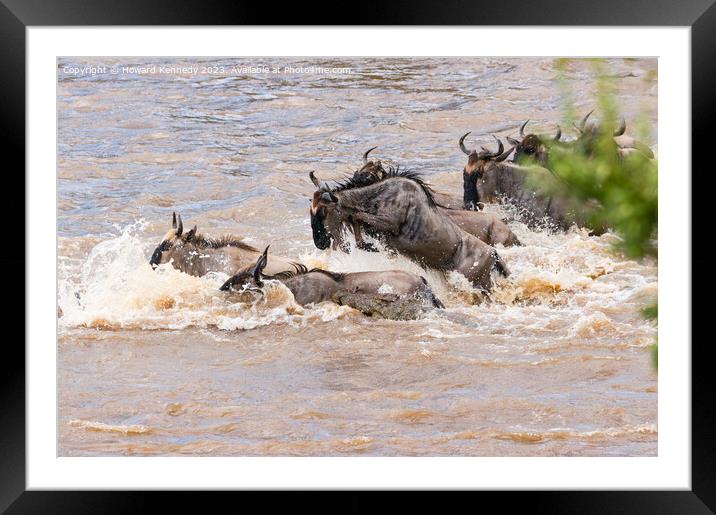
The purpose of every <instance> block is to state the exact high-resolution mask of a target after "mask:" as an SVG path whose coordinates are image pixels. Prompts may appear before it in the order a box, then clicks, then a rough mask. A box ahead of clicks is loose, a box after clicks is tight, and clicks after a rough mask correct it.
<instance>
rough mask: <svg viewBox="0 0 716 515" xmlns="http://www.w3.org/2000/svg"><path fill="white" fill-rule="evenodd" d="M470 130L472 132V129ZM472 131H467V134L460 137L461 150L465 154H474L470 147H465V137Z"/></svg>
mask: <svg viewBox="0 0 716 515" xmlns="http://www.w3.org/2000/svg"><path fill="white" fill-rule="evenodd" d="M470 132H472V131H470ZM470 132H466V133H465V134H463V136H462V138H460V142H459V145H460V150H462V152H463V154H467V155H468V156H469V155H470V154H472V152H470V151H469V150H468V149H466V148H465V143H464V141H465V138H466V137H467V135H468V134H470Z"/></svg>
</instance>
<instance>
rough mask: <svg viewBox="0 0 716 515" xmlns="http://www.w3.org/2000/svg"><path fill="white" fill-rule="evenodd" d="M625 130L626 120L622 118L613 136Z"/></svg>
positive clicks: (619, 134)
mask: <svg viewBox="0 0 716 515" xmlns="http://www.w3.org/2000/svg"><path fill="white" fill-rule="evenodd" d="M625 132H626V120H625V119H624V118H622V122H621V123H620V124H619V128H618V129H617V130H615V131H614V136H621V135H622V134H624V133H625Z"/></svg>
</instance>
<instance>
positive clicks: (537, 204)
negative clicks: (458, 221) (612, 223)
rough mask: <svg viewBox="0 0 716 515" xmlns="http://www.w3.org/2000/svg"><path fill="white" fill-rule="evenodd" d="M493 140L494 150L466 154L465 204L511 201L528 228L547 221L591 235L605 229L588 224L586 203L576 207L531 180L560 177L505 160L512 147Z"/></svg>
mask: <svg viewBox="0 0 716 515" xmlns="http://www.w3.org/2000/svg"><path fill="white" fill-rule="evenodd" d="M463 139H464V136H463V138H461V139H460V147H461V149H463V152H465V149H464V145H463V143H462V141H463ZM496 139H497V138H496ZM497 141H498V150H497V152H490V151H487V150H484V149H483V152H479V153H478V152H476V151H472V152H470V153H468V156H469V157H468V162H467V164H466V165H465V168H464V169H463V190H464V199H465V202H466V203H468V202H474V201H477V202H485V203H488V204H492V203H498V202H503V203H509V204H514V205H515V206H517V207H518V209H519V211H520V217H521V218H522V219H523V220H524V221H525V223H527V225H529V226H532V227H534V226H538V225H540V224H543V223H544V222H545V221H547V222H549V223H550V224H551V225H553V226H555V227H557V228H560V229H562V230H566V229H568V228H569V227H570V226H571V225H572V224H574V223H576V224H577V225H578V226H580V227H588V228H589V229H591V230H592V233H593V234H602V233H603V232H605V231H606V228H605V227H603V226H592V225H591V224H590V223H589V220H588V218H589V217H588V215H589V209H590V206H584V205H583V206H581V208H580V209H576V208H575V207H574V206H573V205H572V203H571V201H570V200H569V199H567V198H561V197H559V196H556V195H548V194H545V193H543V192H542V191H539V190H538V189H536V187H535V186H534V184H535V183H542V184H546V183H548V182H553V181H559V180H560V179H559V178H558V177H556V176H555V175H554V173H553V172H551V171H550V170H548V169H546V168H543V167H541V166H521V165H517V164H514V163H508V162H505V158H506V157H507V156H508V155H509V153H510V152H511V151H512V149H511V148H510V149H508V150H507V151H504V146H503V145H502V142H501V141H500V140H499V139H497ZM465 153H467V152H465ZM528 178H529V179H531V180H528Z"/></svg>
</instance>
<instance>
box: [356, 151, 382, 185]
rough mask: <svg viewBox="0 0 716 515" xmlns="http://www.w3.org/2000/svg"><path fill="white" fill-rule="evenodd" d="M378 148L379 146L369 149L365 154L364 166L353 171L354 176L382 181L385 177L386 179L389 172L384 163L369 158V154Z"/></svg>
mask: <svg viewBox="0 0 716 515" xmlns="http://www.w3.org/2000/svg"><path fill="white" fill-rule="evenodd" d="M376 148H378V147H373V148H371V149H368V150H367V151H366V152H365V153H364V154H363V166H362V167H360V168H359V169H358V170H356V171H355V172H354V173H353V177H354V178H356V179H363V180H376V181H382V180H383V179H385V177H386V175H387V172H386V171H385V168H383V164H382V163H381V162H380V160H377V161H372V160H371V161H369V160H368V154H370V153H371V152H372V151H373V150H375V149H376Z"/></svg>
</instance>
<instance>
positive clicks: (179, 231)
mask: <svg viewBox="0 0 716 515" xmlns="http://www.w3.org/2000/svg"><path fill="white" fill-rule="evenodd" d="M177 219H178V220H179V226H178V227H177V236H181V233H183V232H184V223H183V222H182V221H181V215H178V216H177Z"/></svg>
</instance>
